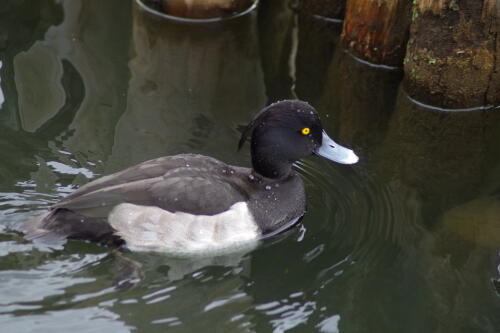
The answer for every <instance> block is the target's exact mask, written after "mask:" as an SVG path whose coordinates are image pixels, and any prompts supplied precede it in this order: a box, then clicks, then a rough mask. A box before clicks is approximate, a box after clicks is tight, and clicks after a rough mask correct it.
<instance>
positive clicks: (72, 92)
mask: <svg viewBox="0 0 500 333" xmlns="http://www.w3.org/2000/svg"><path fill="white" fill-rule="evenodd" d="M339 31H340V26H339V25H338V24H337V23H332V22H325V21H322V20H317V19H311V18H310V17H307V16H303V15H298V16H297V15H295V14H294V13H293V12H292V11H291V10H290V9H289V6H288V1H281V0H279V1H274V0H273V1H270V0H267V1H261V4H260V7H259V9H258V11H257V12H255V13H253V14H252V15H246V16H244V17H241V18H238V19H235V20H231V21H226V22H223V23H218V24H204V25H201V24H181V23H175V22H169V21H165V20H161V19H158V18H155V17H153V16H151V15H150V14H147V13H144V12H142V11H141V10H139V8H138V7H137V6H135V5H133V4H132V1H121V0H120V1H119V0H106V1H101V0H85V1H83V0H71V1H70V0H67V1H54V0H39V1H22V0H2V1H1V3H0V65H1V68H0V88H1V89H0V160H1V161H2V162H1V163H0V327H2V329H1V330H2V332H4V331H5V332H30V331H37V332H45V331H50V332H69V331H71V332H90V331H92V332H102V331H106V330H110V331H113V332H122V331H123V332H127V331H132V330H138V331H141V332H145V331H152V332H155V331H165V329H168V330H169V331H172V332H285V331H286V332H315V331H317V332H343V333H344V332H499V331H500V315H499V314H500V275H499V274H500V273H499V269H500V268H499V264H500V257H499V254H500V252H499V251H500V145H499V142H500V112H499V111H498V110H496V111H495V110H490V111H476V112H442V111H437V110H429V109H424V108H422V107H419V106H416V105H415V104H413V103H411V102H410V101H409V100H408V98H407V97H406V95H405V93H404V91H403V90H402V89H401V88H400V84H399V83H400V80H401V73H399V72H398V71H390V70H386V69H383V68H375V67H370V66H367V65H366V64H363V63H360V62H358V61H356V60H354V59H353V58H352V57H351V56H349V55H348V54H347V53H345V52H344V51H343V50H342V49H341V48H340V46H339V45H338V34H339ZM294 97H298V98H301V99H304V100H307V101H309V102H310V103H312V104H313V105H314V106H315V107H316V108H317V109H318V111H319V112H320V115H321V117H322V119H323V123H324V125H325V127H326V129H327V131H328V132H330V134H331V135H332V137H334V138H335V139H336V140H338V141H339V142H340V143H342V144H344V145H346V146H349V147H352V148H353V149H354V150H355V151H356V152H358V155H359V156H360V157H361V161H360V162H359V163H358V164H357V165H355V166H353V167H350V166H341V165H334V164H332V163H329V162H327V161H323V160H320V159H316V158H309V159H307V160H304V161H303V162H301V163H300V164H298V165H297V169H298V170H299V172H300V173H301V174H302V175H303V178H304V180H305V184H306V187H307V188H306V190H307V200H308V213H307V215H306V216H305V217H304V219H303V220H302V223H301V225H299V226H298V227H296V228H294V229H293V230H291V231H290V232H288V233H287V234H286V235H284V236H282V237H280V238H278V239H275V240H273V241H270V242H266V243H265V244H263V245H262V246H260V247H259V248H257V249H255V250H253V251H252V252H250V253H243V254H233V255H228V256H224V257H218V258H204V259H196V260H195V259H193V260H179V259H173V258H169V257H166V256H164V255H160V254H146V253H133V254H132V253H128V254H122V255H119V254H116V253H113V252H111V251H110V250H109V249H107V248H104V247H100V246H97V245H94V244H87V243H83V242H77V241H71V242H69V243H67V244H66V246H64V248H57V249H51V248H46V247H44V246H41V245H34V244H32V243H27V242H24V241H23V240H22V238H21V237H20V236H18V235H16V234H15V233H14V232H13V231H12V230H13V229H15V228H16V226H17V225H18V224H19V223H21V222H22V221H24V220H26V219H27V218H29V217H30V216H33V215H36V214H37V213H40V212H42V211H44V210H45V209H46V208H47V207H48V206H49V205H50V204H51V203H54V202H56V201H57V200H58V199H60V198H61V197H63V196H64V195H66V194H67V193H69V192H70V191H72V190H73V189H74V188H76V187H78V186H79V185H81V184H84V183H86V182H88V181H89V180H91V179H94V178H96V177H98V176H100V175H103V174H108V173H111V172H113V171H117V170H119V169H122V168H124V167H127V166H130V165H132V164H135V163H138V162H141V161H143V160H146V159H150V158H154V157H157V156H162V155H169V154H175V153H181V152H196V153H202V154H207V155H211V156H214V157H216V158H219V159H221V160H224V161H227V162H230V163H233V164H240V165H249V156H248V149H244V150H243V151H242V152H239V153H237V152H236V144H237V140H238V138H239V132H238V127H239V126H241V125H244V124H245V123H246V122H248V120H249V119H251V117H252V115H253V114H255V112H257V111H258V110H259V109H260V108H261V107H263V106H264V105H266V104H267V103H269V102H271V101H274V100H276V99H283V98H294Z"/></svg>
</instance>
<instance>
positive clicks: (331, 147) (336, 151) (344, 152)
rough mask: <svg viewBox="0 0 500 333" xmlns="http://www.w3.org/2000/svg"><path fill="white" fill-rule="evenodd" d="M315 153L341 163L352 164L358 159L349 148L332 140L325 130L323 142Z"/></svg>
mask: <svg viewBox="0 0 500 333" xmlns="http://www.w3.org/2000/svg"><path fill="white" fill-rule="evenodd" d="M315 153H316V154H317V155H320V156H322V157H324V158H327V159H329V160H332V161H334V162H337V163H341V164H354V163H357V162H358V161H359V157H358V156H357V155H356V154H355V153H354V152H353V151H352V150H351V149H349V148H346V147H342V146H341V145H339V144H338V143H336V142H335V141H333V140H332V139H331V138H330V137H329V136H328V134H326V133H325V131H323V142H322V144H321V146H320V147H319V148H318V149H316V151H315Z"/></svg>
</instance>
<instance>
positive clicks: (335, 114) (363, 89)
mask: <svg viewBox="0 0 500 333" xmlns="http://www.w3.org/2000/svg"><path fill="white" fill-rule="evenodd" d="M401 77H402V72H401V70H399V69H397V68H394V69H391V68H386V67H380V66H379V67H377V66H370V65H367V64H366V63H363V62H361V61H359V60H358V59H357V58H354V57H353V56H351V55H350V54H349V53H347V52H337V53H336V54H335V57H334V59H333V61H332V64H331V66H330V69H329V70H328V81H327V83H326V89H325V91H324V94H323V96H322V98H321V103H320V104H321V106H320V109H321V110H324V112H327V116H326V117H325V116H323V117H322V120H323V122H324V123H325V125H326V126H329V123H330V122H331V124H333V125H334V126H338V128H336V129H335V132H336V133H338V134H339V136H340V137H339V140H341V142H343V143H345V144H346V145H352V146H354V147H355V148H356V150H357V151H362V156H363V159H364V160H367V159H371V158H372V156H373V155H374V153H375V152H376V151H377V150H378V149H379V148H380V143H381V142H382V139H383V138H384V137H385V134H386V130H387V123H388V121H389V118H390V116H391V114H392V111H393V108H394V103H395V97H396V92H397V89H398V85H399V82H400V81H401ZM329 118H330V119H331V120H329Z"/></svg>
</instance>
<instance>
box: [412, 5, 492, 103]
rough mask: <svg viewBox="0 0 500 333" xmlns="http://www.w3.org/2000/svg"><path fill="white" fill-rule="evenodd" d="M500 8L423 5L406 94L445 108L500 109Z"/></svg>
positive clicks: (416, 8) (415, 13) (415, 24)
mask: <svg viewBox="0 0 500 333" xmlns="http://www.w3.org/2000/svg"><path fill="white" fill-rule="evenodd" d="M499 12H500V4H499V3H498V1H496V0H479V1H478V0H418V1H414V5H413V9H412V26H411V30H410V39H409V42H408V47H407V56H406V58H405V61H404V62H405V65H404V67H405V73H406V77H405V89H406V90H407V92H408V93H409V94H410V95H411V96H412V97H413V98H415V99H417V100H419V101H422V102H424V103H427V104H432V105H435V106H440V107H445V108H467V107H478V106H485V105H495V104H496V105H498V104H500V34H499V31H500V13H499Z"/></svg>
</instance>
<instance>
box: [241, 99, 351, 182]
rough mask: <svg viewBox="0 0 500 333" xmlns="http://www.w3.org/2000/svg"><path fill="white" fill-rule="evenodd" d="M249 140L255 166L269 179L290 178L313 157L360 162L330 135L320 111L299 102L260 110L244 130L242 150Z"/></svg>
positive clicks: (277, 104) (347, 162)
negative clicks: (295, 165) (297, 166)
mask: <svg viewBox="0 0 500 333" xmlns="http://www.w3.org/2000/svg"><path fill="white" fill-rule="evenodd" d="M249 137H251V153H252V166H253V168H254V170H255V171H256V172H257V173H259V174H261V175H262V176H264V177H268V178H283V177H286V176H287V175H288V174H289V173H290V172H291V168H292V163H293V162H295V161H297V160H299V159H301V158H303V157H306V156H309V155H313V154H314V155H318V156H322V157H325V158H327V159H329V160H332V161H335V162H338V163H342V164H354V163H356V162H357V161H358V157H357V156H356V154H354V152H353V151H352V150H350V149H348V148H345V147H342V146H341V145H339V144H337V143H336V142H335V141H333V140H332V139H331V138H330V137H329V136H328V135H327V134H326V132H325V131H324V130H323V127H322V126H321V121H320V119H319V116H318V113H317V112H316V110H315V109H314V108H313V107H312V106H311V105H309V104H308V103H306V102H303V101H299V100H284V101H279V102H276V103H273V104H271V105H269V106H267V107H266V108H264V109H263V110H262V111H260V112H259V113H258V114H257V115H256V116H255V118H254V119H253V120H252V121H251V122H250V123H249V124H248V126H247V127H246V129H245V130H244V132H243V134H242V136H241V139H240V142H239V148H241V146H242V145H243V144H244V143H245V141H246V140H247V139H248V138H249Z"/></svg>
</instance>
